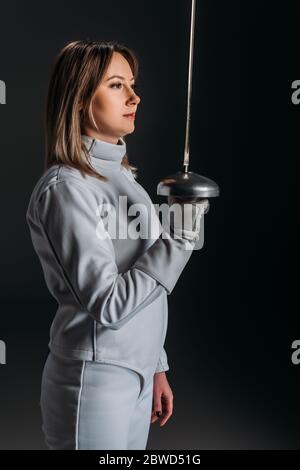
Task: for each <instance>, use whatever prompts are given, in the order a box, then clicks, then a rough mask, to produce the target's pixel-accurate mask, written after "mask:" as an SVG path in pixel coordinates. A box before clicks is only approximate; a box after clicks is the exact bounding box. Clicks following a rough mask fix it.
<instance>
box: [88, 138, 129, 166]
mask: <svg viewBox="0 0 300 470" xmlns="http://www.w3.org/2000/svg"><path fill="white" fill-rule="evenodd" d="M81 139H82V141H83V143H84V144H85V146H86V148H87V150H88V152H89V155H90V157H91V163H92V165H93V166H94V167H95V169H96V170H97V169H99V171H100V170H103V169H114V170H120V169H121V164H122V159H123V157H124V155H125V154H126V143H125V141H124V140H123V138H122V137H120V138H119V141H118V143H111V142H107V141H104V140H101V139H96V138H95V137H91V136H88V135H85V134H81Z"/></svg>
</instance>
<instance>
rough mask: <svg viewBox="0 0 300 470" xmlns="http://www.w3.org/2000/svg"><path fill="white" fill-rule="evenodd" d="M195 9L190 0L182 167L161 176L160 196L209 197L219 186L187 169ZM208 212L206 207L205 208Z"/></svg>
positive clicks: (158, 191)
mask: <svg viewBox="0 0 300 470" xmlns="http://www.w3.org/2000/svg"><path fill="white" fill-rule="evenodd" d="M195 9H196V0H192V11H191V27H190V50H189V71H188V99H187V119H186V132H185V148H184V160H183V169H182V170H181V171H178V172H177V173H174V174H171V175H169V176H167V177H165V178H163V179H162V180H161V181H160V182H159V183H158V186H157V194H158V195H161V196H169V195H170V196H180V197H189V198H190V197H196V198H199V199H201V198H203V199H209V198H211V197H217V196H219V186H218V185H217V183H215V181H213V180H211V179H210V178H207V177H205V176H201V175H198V174H197V173H194V172H193V171H189V163H190V152H189V139H190V120H191V93H192V73H193V54H194V30H195ZM206 212H208V209H207V210H206Z"/></svg>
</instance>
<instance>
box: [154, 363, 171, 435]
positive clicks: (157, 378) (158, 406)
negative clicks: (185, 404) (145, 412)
mask: <svg viewBox="0 0 300 470" xmlns="http://www.w3.org/2000/svg"><path fill="white" fill-rule="evenodd" d="M157 411H158V412H160V417H158V416H157V415H156V412H157ZM172 413H173V393H172V390H171V388H170V385H169V382H168V379H167V377H166V373H165V372H157V373H155V374H154V376H153V403H152V415H151V423H155V422H156V421H157V420H158V419H161V422H160V427H161V426H163V425H164V424H165V423H166V422H167V421H168V419H169V418H170V417H171V415H172Z"/></svg>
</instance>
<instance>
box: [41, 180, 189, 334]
mask: <svg viewBox="0 0 300 470" xmlns="http://www.w3.org/2000/svg"><path fill="white" fill-rule="evenodd" d="M96 209H97V200H96V197H95V195H94V194H93V192H92V191H91V190H90V189H89V188H86V186H84V185H82V184H81V183H80V182H77V181H76V180H75V182H73V181H59V182H56V183H55V184H52V185H51V186H50V187H48V188H47V189H46V190H45V191H44V192H43V193H42V195H41V196H40V198H39V200H38V204H37V214H38V219H39V223H40V225H41V228H42V230H43V232H44V236H45V237H46V239H47V240H48V243H49V248H50V250H51V252H52V255H53V256H54V258H55V262H56V263H57V264H58V265H59V269H60V272H61V275H62V276H63V278H64V280H65V282H66V283H67V285H68V287H69V288H70V289H71V291H72V293H73V296H74V297H75V299H76V300H77V302H78V303H79V304H80V305H81V306H82V307H83V308H84V309H85V310H86V311H87V312H88V313H89V314H90V315H92V317H93V318H94V319H95V320H96V321H97V322H99V323H100V324H102V325H104V326H106V327H109V328H112V329H119V328H121V327H122V325H123V324H125V323H127V321H129V320H130V318H132V317H133V316H134V315H137V314H138V313H139V311H140V310H141V308H143V306H144V305H145V303H147V302H151V301H152V300H153V299H154V298H155V297H156V296H157V295H159V294H160V293H161V289H162V288H165V289H166V290H167V294H170V293H171V292H172V290H173V288H174V286H175V284H176V282H177V280H178V278H179V276H180V274H181V272H182V270H183V268H184V266H185V265H186V263H187V262H188V260H189V258H190V256H191V253H192V250H186V249H185V248H184V243H185V242H184V240H180V239H164V238H161V237H160V238H158V239H157V240H155V242H154V243H153V244H152V245H151V246H150V248H149V249H148V250H146V251H145V252H144V253H143V254H142V256H140V257H139V258H138V259H137V260H136V262H135V263H134V265H133V266H132V267H131V269H130V270H128V271H127V272H124V273H119V272H118V267H117V265H116V260H115V253H114V247H113V243H112V240H111V238H110V237H109V235H108V233H107V232H106V233H104V232H105V229H104V225H103V223H102V224H101V223H99V221H98V219H99V217H97V213H96ZM96 229H97V230H96ZM99 231H100V232H99ZM99 235H100V237H99ZM105 235H108V236H107V237H106V238H105Z"/></svg>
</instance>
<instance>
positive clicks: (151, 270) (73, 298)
mask: <svg viewBox="0 0 300 470" xmlns="http://www.w3.org/2000/svg"><path fill="white" fill-rule="evenodd" d="M137 73H138V63H137V59H136V57H135V55H134V53H133V52H132V51H131V50H130V49H129V48H127V47H126V46H123V45H120V44H117V43H114V42H111V43H100V42H94V41H75V42H71V43H69V44H67V45H66V46H65V47H64V48H63V49H62V51H61V52H60V54H59V55H58V57H57V60H56V63H55V67H54V70H53V74H52V77H51V80H50V85H49V91H48V97H47V106H46V167H45V172H44V174H43V175H42V176H41V178H40V179H39V181H38V182H37V184H36V185H35V188H34V190H33V192H32V195H31V198H30V201H29V205H28V210H27V222H28V225H29V228H30V233H31V237H32V242H33V246H34V249H35V251H36V253H37V255H38V257H39V259H40V262H41V265H42V268H43V273H44V276H45V281H46V284H47V287H48V288H49V291H50V292H51V294H52V295H53V296H54V298H55V299H56V300H57V302H58V309H57V312H56V315H55V318H54V320H53V323H52V325H51V330H50V341H49V349H50V352H49V355H48V357H47V360H46V363H45V367H44V370H43V377H42V385H41V400H40V405H41V412H42V418H43V426H42V428H43V432H44V435H45V442H46V444H47V446H48V447H49V448H50V449H145V448H146V444H147V439H148V433H149V427H150V422H152V423H154V422H155V421H156V420H157V419H159V418H158V417H159V415H161V422H160V425H161V426H163V425H164V424H165V423H166V422H167V420H168V419H169V418H170V416H171V415H172V409H173V394H172V391H171V388H170V386H169V383H168V380H167V378H166V374H165V372H166V371H167V370H169V365H168V361H167V354H166V351H165V349H164V341H165V336H166V330H167V316H168V312H167V295H168V294H170V293H171V292H172V290H173V288H174V286H175V284H176V282H177V280H178V278H179V276H180V274H181V272H182V270H183V268H184V266H185V265H186V263H187V261H188V259H189V258H190V256H191V252H192V251H191V249H192V248H193V246H194V243H195V240H196V239H197V236H198V233H199V230H200V226H199V220H200V217H201V214H202V213H203V210H204V209H203V208H204V205H203V204H195V207H196V211H195V212H194V216H193V220H192V223H193V225H192V230H187V227H185V226H184V227H182V228H181V229H180V227H175V224H173V225H172V232H171V233H172V234H173V237H171V236H170V237H166V238H164V237H163V236H162V233H159V234H157V235H155V236H154V237H149V236H148V237H136V236H131V237H129V236H128V235H129V234H131V235H132V233H133V232H134V228H133V227H134V226H133V225H131V226H130V223H132V222H136V221H133V220H132V209H133V208H135V207H136V205H138V206H139V208H140V207H142V209H145V210H141V211H140V212H141V214H140V217H139V223H140V225H141V226H144V225H145V224H146V223H147V221H149V220H148V217H149V214H150V224H151V229H159V230H160V229H161V226H160V223H159V218H158V217H157V215H156V214H155V211H154V212H153V210H152V209H153V207H154V206H153V204H152V201H151V199H150V197H149V195H148V194H147V192H146V191H145V190H144V189H143V188H142V186H141V185H140V184H139V183H138V182H137V181H136V171H135V170H136V169H135V168H134V167H132V166H131V165H130V164H129V161H128V158H127V155H126V143H125V140H124V136H125V135H127V134H130V133H132V132H133V131H134V119H133V117H130V116H129V117H128V115H130V114H132V113H134V114H135V113H136V111H137V108H138V105H139V103H140V98H139V96H138V95H137V94H136V92H135V81H136V77H137ZM172 202H176V200H173V199H172V200H169V203H172ZM128 207H129V209H128ZM168 207H169V206H168ZM130 211H131V212H130ZM115 214H117V217H116V218H115V221H116V225H117V227H114V228H113V229H111V225H112V224H111V222H112V220H113V219H114V217H113V215H115ZM106 215H108V217H106ZM108 225H109V228H108ZM129 226H130V229H129V228H128V227H129ZM127 228H128V232H126V230H127ZM135 228H137V226H135ZM116 229H118V230H116ZM124 229H125V232H124ZM115 232H117V234H116V233H115ZM124 233H125V236H124ZM151 233H152V232H151ZM174 234H177V236H178V238H175V236H174ZM126 235H127V236H126ZM186 244H189V249H187V245H186Z"/></svg>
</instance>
